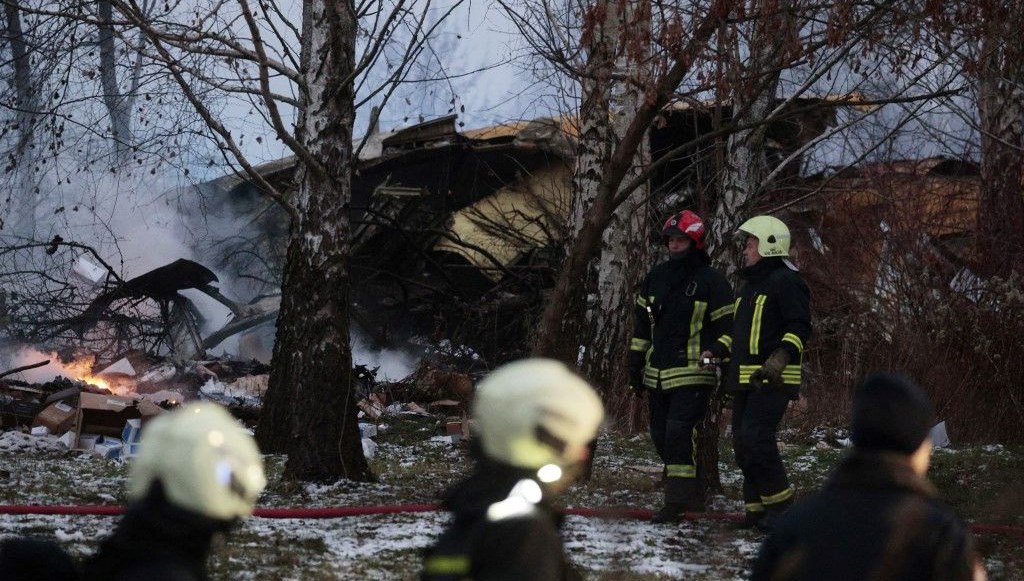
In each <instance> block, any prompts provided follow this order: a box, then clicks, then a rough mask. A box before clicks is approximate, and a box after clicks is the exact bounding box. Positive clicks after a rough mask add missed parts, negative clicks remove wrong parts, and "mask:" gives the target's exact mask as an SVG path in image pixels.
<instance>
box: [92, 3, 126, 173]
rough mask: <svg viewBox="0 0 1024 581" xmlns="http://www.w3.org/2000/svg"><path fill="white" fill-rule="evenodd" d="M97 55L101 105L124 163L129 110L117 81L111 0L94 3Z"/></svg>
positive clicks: (119, 155)
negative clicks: (98, 59) (101, 95)
mask: <svg viewBox="0 0 1024 581" xmlns="http://www.w3.org/2000/svg"><path fill="white" fill-rule="evenodd" d="M96 8H97V15H98V20H99V24H98V28H99V42H98V44H99V54H100V66H99V75H100V86H101V88H102V89H103V104H104V105H105V106H106V108H107V116H108V117H109V118H110V131H111V136H112V137H113V140H114V151H115V153H116V159H117V161H118V162H119V163H120V162H124V161H125V160H126V159H127V158H128V156H129V155H130V153H131V143H132V124H131V118H132V117H131V110H130V109H129V108H128V102H127V100H126V98H125V96H124V95H122V94H121V89H120V86H119V85H118V82H117V59H118V56H117V47H116V45H115V43H114V26H113V22H114V16H113V7H112V5H111V3H110V0H100V1H99V2H97V7H96Z"/></svg>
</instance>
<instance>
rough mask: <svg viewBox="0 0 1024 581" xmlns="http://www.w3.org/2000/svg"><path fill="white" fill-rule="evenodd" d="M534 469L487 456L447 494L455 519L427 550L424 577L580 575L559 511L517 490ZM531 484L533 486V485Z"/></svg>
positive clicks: (459, 580)
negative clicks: (567, 551)
mask: <svg viewBox="0 0 1024 581" xmlns="http://www.w3.org/2000/svg"><path fill="white" fill-rule="evenodd" d="M532 476H535V473H534V472H533V471H526V470H522V469H517V468H512V467H510V466H507V465H504V464H498V463H495V462H489V461H487V460H483V461H480V462H478V463H477V469H476V470H475V471H474V473H473V474H472V475H470V476H469V477H468V478H466V479H465V480H463V481H462V482H460V483H458V484H456V485H455V486H454V487H453V488H452V489H451V490H449V491H448V493H446V495H445V498H444V501H443V505H444V507H445V508H446V509H447V510H449V511H451V512H452V513H453V515H452V517H453V520H452V522H451V524H449V526H448V527H447V528H446V529H445V531H444V532H443V533H442V534H441V537H440V538H439V539H438V541H437V543H436V544H434V546H432V547H430V548H429V549H427V550H426V553H425V555H424V560H423V572H422V575H421V579H422V580H423V581H465V580H470V579H471V580H473V581H497V580H507V581H515V580H522V579H531V580H536V581H565V580H573V581H575V580H578V579H581V577H579V575H578V574H577V573H576V571H575V570H574V569H573V567H572V565H571V564H570V563H569V561H568V560H567V559H566V557H565V552H564V549H563V547H562V538H561V536H560V535H559V525H560V524H561V519H560V516H559V515H558V514H557V513H556V512H555V511H554V509H552V508H551V507H550V506H549V505H548V504H547V503H546V502H544V501H543V500H542V501H541V502H540V503H537V504H533V503H529V502H527V501H524V500H523V499H522V497H518V496H517V495H516V493H515V492H514V488H515V487H516V485H517V484H518V483H519V482H521V481H523V480H530V481H531V482H533V483H534V484H535V483H536V481H533V480H532V478H531V477H532ZM531 486H532V485H531Z"/></svg>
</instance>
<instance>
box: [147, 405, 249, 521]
mask: <svg viewBox="0 0 1024 581" xmlns="http://www.w3.org/2000/svg"><path fill="white" fill-rule="evenodd" d="M156 481H160V482H161V484H162V485H163V490H164V494H165V496H166V497H167V500H168V501H169V502H170V503H171V504H174V505H175V506H178V507H180V508H183V509H186V510H190V511H192V512H196V513H199V514H202V515H204V516H207V517H209V518H212V519H216V520H225V521H228V520H234V519H236V518H246V517H248V516H249V515H250V514H252V508H253V505H254V504H255V503H256V498H257V497H258V496H259V494H260V492H262V491H263V487H264V486H266V484H267V480H266V476H265V475H264V473H263V458H262V457H261V456H260V450H259V448H258V447H257V446H256V442H255V441H254V440H253V438H252V436H250V435H249V433H248V432H246V431H245V429H244V428H243V427H242V425H241V424H239V423H238V421H237V420H235V418H233V417H231V414H229V413H228V412H227V411H226V410H224V408H222V407H220V406H218V405H215V404H212V403H197V404H189V405H185V406H182V407H181V408H179V409H176V410H174V411H172V412H170V413H167V414H164V415H161V416H160V417H157V418H154V419H153V420H152V421H151V422H149V423H148V424H147V425H146V427H145V428H144V429H143V430H142V439H141V441H140V443H139V455H138V457H136V458H135V460H134V462H133V463H132V466H131V474H130V485H129V491H128V494H129V496H130V497H131V498H132V499H133V500H138V499H141V498H142V497H144V496H146V494H148V493H149V490H150V487H151V486H152V485H153V483H154V482H156Z"/></svg>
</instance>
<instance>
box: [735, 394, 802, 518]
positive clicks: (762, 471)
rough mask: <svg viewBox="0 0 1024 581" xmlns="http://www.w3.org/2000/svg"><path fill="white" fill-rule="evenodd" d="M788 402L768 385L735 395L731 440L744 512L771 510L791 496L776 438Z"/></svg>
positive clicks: (787, 396)
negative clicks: (738, 471)
mask: <svg viewBox="0 0 1024 581" xmlns="http://www.w3.org/2000/svg"><path fill="white" fill-rule="evenodd" d="M789 401H790V395H789V394H788V393H786V392H785V391H783V390H780V389H773V388H771V387H765V388H762V389H759V390H756V391H744V392H740V393H738V394H736V397H735V400H734V402H733V408H732V438H733V440H732V442H733V451H734V452H735V453H736V464H737V465H739V468H740V471H741V472H742V473H743V502H744V504H745V505H746V510H747V512H760V511H763V510H766V509H771V507H772V505H777V504H780V503H785V502H787V501H788V500H789V499H790V498H791V497H792V496H793V491H792V489H791V488H790V487H789V480H788V479H787V478H786V469H785V467H783V465H782V457H781V456H780V455H779V445H778V442H777V440H776V437H777V435H778V431H779V423H780V422H782V415H783V414H784V413H785V412H786V406H788V405H789Z"/></svg>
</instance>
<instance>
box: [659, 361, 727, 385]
mask: <svg viewBox="0 0 1024 581" xmlns="http://www.w3.org/2000/svg"><path fill="white" fill-rule="evenodd" d="M716 381H717V378H716V376H715V372H714V371H713V370H710V371H709V370H706V369H701V368H700V367H699V366H698V365H696V362H695V363H694V365H693V366H690V367H669V368H667V369H657V368H655V367H649V366H648V367H644V385H645V386H646V387H649V388H651V389H659V388H660V389H674V388H677V387H683V386H697V385H704V386H708V387H711V386H713V385H715V382H716Z"/></svg>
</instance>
